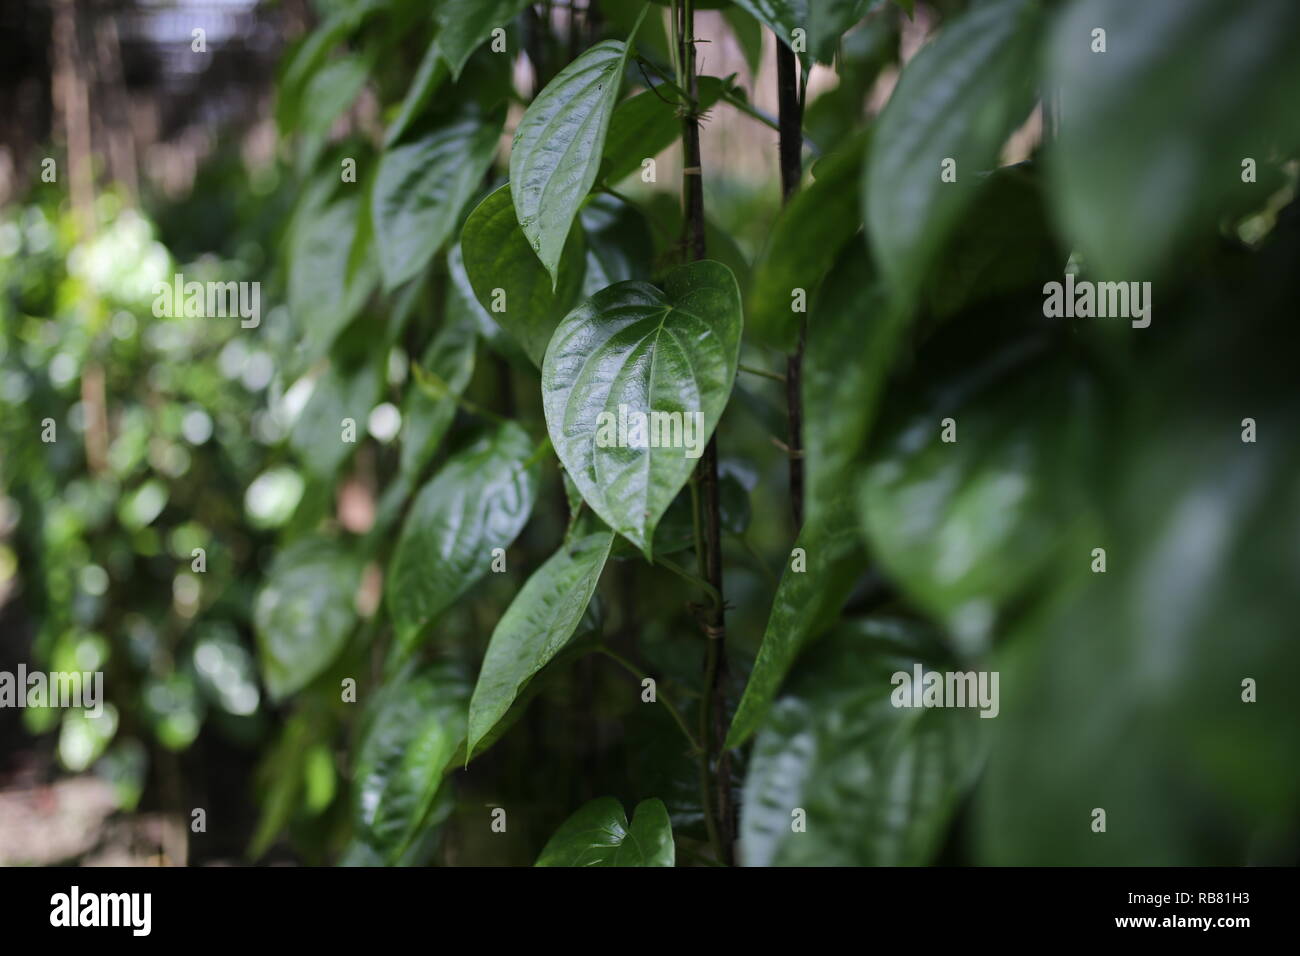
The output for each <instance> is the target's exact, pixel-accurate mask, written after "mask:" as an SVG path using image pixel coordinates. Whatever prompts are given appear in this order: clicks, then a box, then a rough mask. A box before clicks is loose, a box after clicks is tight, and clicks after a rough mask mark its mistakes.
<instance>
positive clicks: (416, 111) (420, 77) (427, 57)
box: [384, 39, 447, 149]
mask: <svg viewBox="0 0 1300 956" xmlns="http://www.w3.org/2000/svg"><path fill="white" fill-rule="evenodd" d="M446 79H447V61H446V60H445V59H443V56H442V51H441V50H439V49H438V41H437V40H436V39H434V40H433V41H431V42H430V43H429V46H428V48H427V49H426V50H425V51H424V58H423V59H422V60H420V66H419V69H417V70H416V71H415V78H414V79H413V80H411V85H410V87H409V88H408V89H407V91H406V96H405V97H403V99H402V108H401V110H400V111H399V112H398V114H397V116H396V118H395V119H394V120H393V121H392V122H391V123H389V124H388V130H387V131H386V132H385V133H384V148H385V149H387V148H388V147H389V146H392V145H393V144H394V143H396V142H397V141H398V140H399V139H401V138H402V134H403V133H405V132H406V130H407V128H408V127H410V125H411V123H412V121H414V120H415V118H416V117H417V116H419V115H420V112H421V111H422V110H423V109H424V107H425V106H426V105H427V104H428V102H429V99H430V98H431V97H432V96H433V94H434V93H435V92H436V91H437V89H438V87H440V86H442V84H443V82H444V81H445V80H446Z"/></svg>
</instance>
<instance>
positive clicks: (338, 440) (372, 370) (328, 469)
mask: <svg viewBox="0 0 1300 956" xmlns="http://www.w3.org/2000/svg"><path fill="white" fill-rule="evenodd" d="M380 386H381V382H380V372H379V362H378V361H376V360H374V359H371V360H369V361H366V362H363V363H362V364H360V365H357V366H354V367H349V366H346V365H344V364H343V363H342V362H341V361H338V360H335V361H331V363H330V367H329V369H328V370H327V371H326V372H325V373H324V374H323V375H321V377H320V378H319V379H317V380H316V386H315V388H314V389H312V393H311V397H310V398H309V399H307V404H306V405H305V406H304V407H303V410H302V412H301V414H299V416H298V420H297V421H295V422H294V424H293V431H292V432H290V434H289V445H290V446H291V447H292V448H293V450H294V451H295V452H296V453H297V454H298V457H299V458H300V459H301V460H302V461H303V463H304V464H305V465H306V466H307V467H308V469H310V471H311V472H312V473H313V474H314V475H316V477H318V478H323V479H328V478H332V477H333V476H334V473H335V472H337V471H338V469H339V466H340V465H341V464H343V462H344V461H346V460H347V459H348V457H349V456H351V454H352V453H353V452H354V451H356V448H357V442H358V441H360V440H361V439H362V438H363V437H364V436H365V430H366V422H367V420H368V419H369V417H370V411H371V409H373V408H374V407H375V403H376V402H377V401H378V399H379V389H380ZM349 418H350V419H352V422H353V425H354V427H355V439H356V440H355V441H351V442H348V441H344V440H343V430H344V424H343V422H344V419H349Z"/></svg>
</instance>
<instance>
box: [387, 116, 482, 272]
mask: <svg viewBox="0 0 1300 956" xmlns="http://www.w3.org/2000/svg"><path fill="white" fill-rule="evenodd" d="M503 119H504V116H503V115H502V114H497V115H495V116H493V117H488V118H481V117H479V116H477V115H475V114H473V113H470V114H468V115H464V116H461V117H458V118H456V119H454V120H452V121H450V122H448V123H447V124H446V125H443V126H439V127H438V128H436V129H433V130H430V131H429V132H427V133H425V134H423V135H422V136H420V137H418V138H416V139H413V140H411V141H409V142H404V143H400V144H398V145H396V146H393V147H390V148H389V149H388V150H387V151H386V152H385V153H384V155H383V158H382V159H381V160H380V162H379V172H378V174H377V176H376V179H375V188H374V195H373V198H372V210H373V213H372V214H373V216H374V222H375V237H376V239H377V241H378V243H379V265H380V268H381V269H382V271H383V274H384V287H385V288H386V289H389V290H391V289H394V288H396V287H397V286H399V285H401V284H402V283H403V282H405V281H406V280H407V279H409V278H411V277H412V276H414V275H416V274H417V273H418V272H419V271H420V270H421V269H423V268H424V267H425V265H426V264H427V263H428V261H429V259H430V258H432V257H433V255H434V253H436V252H437V251H438V250H439V249H440V248H441V247H442V244H443V243H444V242H446V240H447V237H448V236H450V235H451V233H452V230H453V229H455V227H456V224H457V222H458V221H459V219H460V214H461V210H462V209H463V208H464V207H465V204H466V203H467V202H469V200H470V198H471V197H472V196H473V195H474V194H475V193H477V192H478V190H479V186H480V184H481V182H482V180H483V174H484V173H485V172H487V169H488V167H489V166H490V165H491V164H492V155H493V153H495V151H496V146H497V139H498V138H499V137H500V135H501V124H502V121H503Z"/></svg>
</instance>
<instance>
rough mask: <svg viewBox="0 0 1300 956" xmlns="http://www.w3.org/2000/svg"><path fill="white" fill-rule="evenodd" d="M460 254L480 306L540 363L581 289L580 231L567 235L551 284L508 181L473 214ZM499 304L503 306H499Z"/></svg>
mask: <svg viewBox="0 0 1300 956" xmlns="http://www.w3.org/2000/svg"><path fill="white" fill-rule="evenodd" d="M461 253H462V256H463V260H464V264H465V273H466V275H468V276H469V281H470V284H471V286H472V287H473V289H474V295H475V296H476V297H477V298H478V301H479V304H480V305H482V306H483V308H484V309H485V310H486V311H487V313H488V315H489V317H490V318H491V319H492V321H494V322H496V323H497V324H499V325H500V326H501V328H503V329H505V330H506V331H507V332H508V333H510V335H511V336H512V337H513V338H514V339H515V341H517V342H518V343H519V344H520V345H521V346H523V349H524V351H525V352H526V353H527V354H528V357H529V358H530V359H532V360H533V362H534V364H536V365H538V366H540V365H541V364H542V357H543V356H544V355H545V354H546V346H547V343H549V342H550V341H551V335H552V333H554V331H555V327H556V325H558V324H559V322H560V319H561V318H563V317H564V314H565V313H566V312H568V311H569V309H570V308H572V306H573V304H574V302H576V301H577V299H578V295H579V293H580V291H581V289H582V278H583V271H584V267H585V265H584V263H585V258H586V239H585V237H584V236H583V233H582V230H581V229H574V230H573V231H572V232H571V233H570V234H569V241H568V243H567V244H566V245H565V247H564V257H563V259H561V261H560V271H559V281H558V282H557V283H556V284H555V285H554V287H552V284H551V281H550V277H549V276H548V275H547V273H546V270H545V269H543V268H542V266H541V263H539V262H538V261H537V257H536V256H535V255H533V250H532V247H531V246H530V245H529V244H528V239H527V238H526V237H525V236H524V233H523V230H522V229H520V228H519V224H518V223H517V222H516V221H515V209H514V205H513V204H512V201H511V199H510V187H509V186H508V185H506V186H502V187H501V188H499V189H497V190H495V191H494V192H492V193H491V194H490V195H488V197H487V198H486V199H484V200H483V201H482V202H481V203H479V204H478V206H477V208H475V210H474V211H473V212H472V213H470V215H469V219H467V220H466V221H465V228H464V230H463V231H462V232H461ZM498 289H499V290H501V292H500V296H498V294H497V290H498ZM498 306H499V307H502V308H500V309H499V310H495V309H494V307H498Z"/></svg>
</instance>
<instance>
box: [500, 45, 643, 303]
mask: <svg viewBox="0 0 1300 956" xmlns="http://www.w3.org/2000/svg"><path fill="white" fill-rule="evenodd" d="M626 62H627V46H626V45H625V44H623V43H620V42H619V41H617V40H605V41H603V42H601V43H597V44H596V45H595V46H594V47H592V48H591V49H590V50H588V51H587V52H586V53H584V54H582V56H580V57H578V58H577V59H576V60H574V61H573V62H572V63H570V64H569V65H568V66H566V67H565V68H564V69H563V70H561V71H560V72H559V74H558V75H556V77H555V79H553V80H551V82H550V83H548V84H546V88H545V89H543V90H542V91H541V92H540V93H539V94H537V98H536V99H535V100H533V102H532V103H531V104H530V105H529V107H528V109H527V111H526V112H525V113H524V116H523V119H521V120H520V121H519V127H518V129H516V130H515V139H514V145H513V146H512V148H511V150H510V195H511V197H512V198H513V200H514V206H515V215H516V217H517V219H518V221H519V225H520V227H521V228H522V229H523V231H524V236H525V237H526V238H527V240H528V246H529V248H530V249H532V250H533V252H535V253H536V255H537V258H538V259H540V260H541V263H542V265H543V266H545V267H546V272H547V274H548V275H549V276H550V277H551V287H552V288H553V289H554V288H558V285H559V271H560V256H561V254H562V253H563V252H564V247H565V240H566V239H567V238H568V236H569V228H570V227H571V226H572V225H573V220H574V218H575V217H576V216H577V215H578V208H579V207H580V206H581V205H582V201H583V200H584V199H585V198H586V197H587V193H588V192H589V191H590V190H591V186H592V184H593V183H594V182H595V181H596V174H597V173H598V172H599V170H600V157H601V154H602V152H603V150H604V146H605V134H606V132H607V131H608V129H609V121H610V117H611V116H612V115H613V112H614V104H615V103H617V102H618V89H619V86H620V84H621V83H622V80H623V64H624V63H626Z"/></svg>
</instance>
